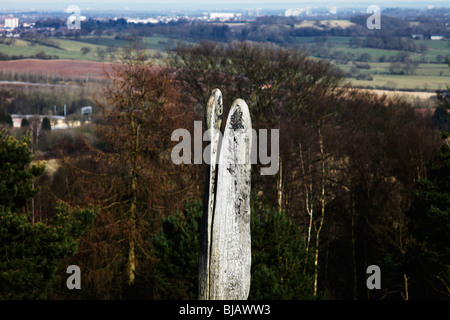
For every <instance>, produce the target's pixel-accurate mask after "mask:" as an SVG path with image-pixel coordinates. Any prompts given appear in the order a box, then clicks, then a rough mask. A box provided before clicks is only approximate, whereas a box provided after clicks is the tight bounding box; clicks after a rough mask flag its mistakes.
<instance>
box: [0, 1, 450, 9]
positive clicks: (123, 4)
mask: <svg viewBox="0 0 450 320" xmlns="http://www.w3.org/2000/svg"><path fill="white" fill-rule="evenodd" d="M370 4H377V5H379V6H380V7H382V6H383V7H417V6H421V7H426V6H427V5H428V4H429V5H434V6H436V7H444V6H445V7H449V6H450V0H429V1H426V0H425V1H424V0H360V1H349V0H314V1H311V0H276V1H274V0H228V1H220V0H185V1H182V0H162V1H161V0H37V1H32V0H0V9H13V8H15V9H30V8H34V9H36V10H39V9H43V10H48V9H53V10H59V9H60V8H66V7H67V6H69V5H78V6H79V7H80V8H81V9H89V8H90V9H113V10H117V9H133V10H136V9H139V8H141V9H143V10H165V9H180V10H188V9H192V10H198V9H204V10H211V9H227V8H228V9H242V8H246V7H249V8H263V9H264V8H267V9H281V8H294V7H302V6H303V7H305V6H312V7H314V6H318V7H320V6H329V5H335V6H337V7H361V6H364V5H370Z"/></svg>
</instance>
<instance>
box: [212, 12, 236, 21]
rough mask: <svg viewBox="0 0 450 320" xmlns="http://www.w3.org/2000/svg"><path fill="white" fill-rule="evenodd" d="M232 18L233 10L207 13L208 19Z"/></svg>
mask: <svg viewBox="0 0 450 320" xmlns="http://www.w3.org/2000/svg"><path fill="white" fill-rule="evenodd" d="M233 18H234V13H233V12H211V13H210V14H209V19H210V20H216V19H219V20H231V19H233Z"/></svg>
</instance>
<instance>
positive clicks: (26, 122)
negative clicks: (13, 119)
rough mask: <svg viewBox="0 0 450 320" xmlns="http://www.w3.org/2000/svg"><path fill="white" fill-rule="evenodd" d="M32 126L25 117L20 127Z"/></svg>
mask: <svg viewBox="0 0 450 320" xmlns="http://www.w3.org/2000/svg"><path fill="white" fill-rule="evenodd" d="M29 126H30V122H29V121H28V119H27V118H23V119H22V122H21V123H20V127H21V128H25V127H29Z"/></svg>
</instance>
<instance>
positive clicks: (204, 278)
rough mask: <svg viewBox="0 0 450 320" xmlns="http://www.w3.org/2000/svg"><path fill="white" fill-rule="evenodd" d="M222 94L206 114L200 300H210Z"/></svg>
mask: <svg viewBox="0 0 450 320" xmlns="http://www.w3.org/2000/svg"><path fill="white" fill-rule="evenodd" d="M222 112H223V104H222V93H221V92H220V90H219V89H214V90H213V91H212V94H211V97H210V98H209V100H208V104H207V106H206V112H205V122H206V130H207V131H208V132H209V137H208V138H209V139H210V141H211V144H210V149H209V150H207V151H205V152H208V151H209V154H207V156H209V165H208V167H207V171H206V183H205V196H204V201H203V217H202V226H201V236H200V256H199V299H201V300H209V286H210V282H209V276H210V272H209V266H210V249H211V231H212V218H213V214H214V200H215V195H216V177H217V162H218V152H219V143H220V139H219V138H220V136H219V132H220V126H221V124H222Z"/></svg>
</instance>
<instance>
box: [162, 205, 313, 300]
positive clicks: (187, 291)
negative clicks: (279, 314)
mask: <svg viewBox="0 0 450 320" xmlns="http://www.w3.org/2000/svg"><path fill="white" fill-rule="evenodd" d="M201 216H202V205H201V203H200V202H199V201H186V205H185V208H184V209H183V211H182V212H179V211H177V212H174V213H172V214H170V215H169V216H168V217H167V218H164V219H163V221H162V227H161V230H160V231H159V232H158V233H157V234H156V235H155V236H154V238H153V248H154V252H153V253H154V254H155V256H156V257H157V258H158V259H159V261H158V262H157V263H156V264H155V267H154V272H153V281H154V283H155V287H154V290H155V292H156V295H155V296H154V298H156V299H197V296H198V254H199V251H198V250H199V235H200V221H201ZM251 237H252V274H251V284H250V295H249V299H311V298H312V297H313V295H312V294H313V282H312V278H313V270H312V268H311V266H312V265H311V262H312V259H311V258H309V259H305V258H306V256H305V255H306V250H305V249H306V247H305V243H304V240H303V237H302V235H301V233H300V230H299V229H298V227H297V226H296V225H295V224H294V223H293V222H292V221H291V220H290V219H289V218H288V217H287V216H286V215H285V214H284V213H282V212H281V213H278V212H271V211H264V213H262V214H260V215H258V214H256V213H255V210H253V209H252V220H251ZM305 261H306V263H308V266H309V267H307V266H306V265H305ZM305 270H306V271H305Z"/></svg>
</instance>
